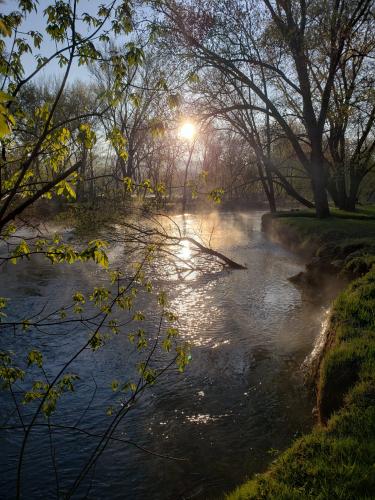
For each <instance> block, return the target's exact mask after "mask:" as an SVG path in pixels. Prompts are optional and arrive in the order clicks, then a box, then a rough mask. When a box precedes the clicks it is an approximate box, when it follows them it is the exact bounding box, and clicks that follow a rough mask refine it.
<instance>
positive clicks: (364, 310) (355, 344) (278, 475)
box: [226, 212, 375, 500]
mask: <svg viewBox="0 0 375 500" xmlns="http://www.w3.org/2000/svg"><path fill="white" fill-rule="evenodd" d="M337 221H338V222H337ZM262 230H263V231H264V232H265V233H266V234H267V235H268V237H269V238H270V239H272V240H274V241H277V242H278V243H279V244H281V245H282V246H284V247H286V248H288V249H289V250H291V251H293V252H295V253H296V254H297V255H299V256H302V257H304V258H305V259H309V263H308V264H307V265H306V270H305V271H304V272H302V273H300V274H299V275H297V276H295V277H292V281H294V282H296V283H297V284H300V285H310V286H311V285H313V286H319V280H320V282H321V278H322V275H327V274H328V275H330V276H341V277H343V278H344V280H345V281H346V285H345V286H344V287H343V289H342V290H341V291H340V293H339V294H338V296H337V297H336V298H335V299H334V301H333V303H332V306H331V308H330V314H329V317H328V318H327V325H326V328H325V335H324V339H320V340H319V338H318V339H316V341H317V343H322V347H321V353H320V356H319V359H318V361H317V363H316V367H315V373H313V376H314V380H315V387H316V395H317V399H316V405H317V415H318V423H317V425H316V426H315V427H314V428H313V429H312V430H311V431H310V432H309V433H307V434H305V435H303V436H302V437H300V438H298V439H297V440H296V441H295V442H293V443H292V444H291V445H290V447H289V448H288V449H286V450H285V451H284V452H282V453H281V455H279V456H278V458H277V459H276V460H275V461H274V462H272V463H271V464H270V465H269V467H268V468H267V470H266V472H264V473H261V474H257V475H255V476H254V477H253V478H251V479H250V480H248V481H247V482H245V483H244V484H242V485H241V486H239V487H238V488H237V489H236V490H234V491H233V492H232V493H229V494H228V495H227V497H226V498H227V499H229V500H245V499H254V500H255V499H257V500H258V499H268V498H270V499H271V498H272V499H273V498H275V499H276V498H285V499H301V498H304V499H305V498H327V499H328V498H330V499H331V498H338V499H339V498H345V499H346V500H349V499H352V500H358V499H367V498H374V497H375V470H374V463H375V218H373V217H370V218H367V217H363V216H362V214H358V215H357V217H356V214H353V215H349V216H347V215H345V216H343V217H337V218H336V217H335V218H331V219H328V220H319V219H316V218H313V217H312V216H311V214H308V213H307V214H299V213H297V214H296V213H293V212H289V213H282V214H280V215H271V214H265V215H264V216H263V217H262ZM315 347H316V345H315V346H314V349H315ZM313 351H314V350H313ZM313 351H312V352H313Z"/></svg>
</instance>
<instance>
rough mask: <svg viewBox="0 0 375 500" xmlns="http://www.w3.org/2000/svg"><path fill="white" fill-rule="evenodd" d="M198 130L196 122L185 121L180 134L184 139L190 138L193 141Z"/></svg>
mask: <svg viewBox="0 0 375 500" xmlns="http://www.w3.org/2000/svg"><path fill="white" fill-rule="evenodd" d="M196 132H197V130H196V126H195V125H194V123H192V122H185V123H183V124H182V125H181V127H180V131H179V134H180V137H182V138H183V139H188V140H190V141H191V140H192V139H193V138H194V136H195V134H196Z"/></svg>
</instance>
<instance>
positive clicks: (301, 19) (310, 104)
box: [154, 0, 373, 217]
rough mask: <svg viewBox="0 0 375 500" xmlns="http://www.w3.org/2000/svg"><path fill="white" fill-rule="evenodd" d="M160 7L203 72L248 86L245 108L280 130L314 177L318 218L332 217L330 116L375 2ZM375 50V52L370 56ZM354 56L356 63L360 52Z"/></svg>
mask: <svg viewBox="0 0 375 500" xmlns="http://www.w3.org/2000/svg"><path fill="white" fill-rule="evenodd" d="M154 5H155V8H156V9H158V11H159V12H161V13H162V14H163V15H164V23H163V28H164V30H165V32H167V33H168V35H169V36H170V39H171V40H172V41H173V43H175V44H177V45H178V47H179V48H180V52H181V53H183V54H184V55H185V57H186V58H188V59H190V60H193V61H195V64H196V66H197V67H198V68H199V69H200V71H202V70H204V69H205V68H215V69H216V70H218V71H219V72H220V73H221V74H222V75H224V76H225V77H226V78H227V79H228V80H230V81H231V82H232V84H234V85H236V86H244V87H246V89H247V90H248V93H249V96H250V98H247V99H246V102H245V103H244V102H243V101H242V100H239V101H238V102H237V107H238V109H246V108H247V109H248V110H252V111H253V112H254V111H256V112H258V113H263V114H264V115H265V116H266V117H267V116H268V117H269V118H270V120H271V121H272V122H275V123H277V124H278V126H279V127H280V129H281V130H282V132H283V134H284V135H285V137H286V138H287V140H288V141H289V142H290V144H291V146H292V147H293V150H294V153H295V155H296V157H297V159H298V161H299V162H300V164H301V166H302V167H303V169H304V170H305V172H306V174H307V175H308V177H309V178H310V182H311V190H312V193H313V198H314V205H315V209H316V213H317V215H318V216H319V217H325V216H327V215H329V207H328V197H327V189H328V185H329V176H330V174H329V154H328V153H327V149H326V147H327V134H329V119H330V109H331V105H332V103H333V101H334V100H335V98H337V87H336V86H337V84H338V81H337V80H338V73H339V72H342V69H343V65H345V63H344V61H345V60H347V59H348V57H349V54H350V53H351V51H352V40H353V39H355V38H356V37H358V33H369V32H370V31H371V29H373V18H372V14H371V12H372V8H373V2H372V0H364V1H362V0H361V1H359V0H355V1H352V2H347V1H345V0H337V1H336V0H335V1H333V0H326V1H324V2H321V1H309V2H306V1H305V0H298V1H292V0H274V1H272V0H264V1H263V2H258V1H254V0H245V1H242V0H241V1H239V0H230V1H228V2H225V3H223V2H219V1H215V0H214V1H213V2H210V3H208V2H206V1H204V0H200V1H198V2H197V1H194V2H192V1H191V2H185V1H184V2H180V1H173V0H166V1H164V2H161V3H160V2H155V3H154ZM371 51H372V48H371V47H370V46H368V47H367V48H366V50H365V52H366V55H365V56H364V57H365V58H367V57H368V56H369V54H370V52H371ZM361 52H362V51H361ZM350 57H352V58H353V57H354V59H355V58H356V56H355V54H354V53H353V52H352V56H350ZM366 60H367V59H366ZM264 83H266V88H265V86H264ZM263 123H264V121H263ZM345 130H346V133H347V134H348V135H351V134H352V131H351V130H350V129H345ZM348 140H349V138H348ZM358 145H359V146H360V145H361V141H359V142H358ZM370 149H371V148H370ZM367 151H368V150H367ZM362 158H363V159H365V157H363V156H362ZM353 159H354V161H357V159H358V157H357V156H356V158H353ZM337 166H338V165H337Z"/></svg>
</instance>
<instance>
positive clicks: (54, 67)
mask: <svg viewBox="0 0 375 500" xmlns="http://www.w3.org/2000/svg"><path fill="white" fill-rule="evenodd" d="M52 3H53V2H52V1H51V0H49V1H48V0H39V7H38V12H37V13H36V12H32V13H30V14H28V16H27V19H26V21H25V22H24V24H23V25H22V26H23V27H22V30H23V31H25V32H28V31H30V30H33V31H39V32H40V33H42V35H43V37H44V41H43V43H42V45H41V48H40V49H35V52H34V54H33V55H30V54H27V55H25V56H24V58H23V64H24V68H25V76H27V75H28V74H29V73H30V72H31V71H32V70H33V69H35V67H36V64H35V59H34V56H35V55H36V54H38V53H40V54H42V55H43V56H47V57H48V56H49V55H51V54H53V53H54V52H55V50H56V45H55V43H54V42H52V41H51V40H50V39H49V37H48V35H47V34H46V33H45V26H46V18H45V16H44V14H43V11H44V10H45V8H46V7H47V6H48V5H51V4H52ZM103 3H105V1H104V0H80V1H79V11H80V12H85V11H86V12H89V13H92V14H94V13H96V11H97V9H98V7H99V5H101V4H103ZM0 10H1V12H2V13H4V14H7V13H9V12H11V11H14V10H18V2H17V1H15V0H4V1H3V2H2V3H1V4H0ZM82 31H83V30H82ZM83 33H85V32H84V31H83ZM7 41H8V42H9V41H10V39H7ZM63 72H64V68H63V69H61V68H60V67H59V65H58V63H57V61H53V62H51V63H50V64H48V66H47V67H46V68H45V69H44V70H42V71H41V72H40V76H39V78H41V79H43V80H49V79H51V80H53V79H55V78H59V77H61V76H62V75H63ZM74 80H83V81H89V80H90V73H89V71H88V69H87V68H86V67H85V66H78V64H77V63H74V64H73V67H72V70H71V74H70V82H72V81H74Z"/></svg>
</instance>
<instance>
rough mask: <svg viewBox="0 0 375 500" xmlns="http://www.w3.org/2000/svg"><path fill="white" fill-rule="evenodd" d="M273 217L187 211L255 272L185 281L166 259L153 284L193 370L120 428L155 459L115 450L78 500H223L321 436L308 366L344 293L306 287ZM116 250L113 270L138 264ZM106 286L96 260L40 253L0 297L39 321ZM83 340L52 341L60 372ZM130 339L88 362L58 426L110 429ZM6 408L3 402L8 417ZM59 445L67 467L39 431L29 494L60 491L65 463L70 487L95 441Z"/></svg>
mask: <svg viewBox="0 0 375 500" xmlns="http://www.w3.org/2000/svg"><path fill="white" fill-rule="evenodd" d="M261 215H262V213H261V212H246V213H238V212H237V213H235V212H215V213H212V214H202V215H199V214H194V215H185V216H175V217H174V221H175V222H176V223H177V224H178V225H179V227H180V228H183V230H184V231H186V232H187V234H189V235H192V236H194V237H199V238H200V239H201V240H202V241H205V242H208V241H209V243H210V245H211V246H212V248H215V249H216V250H218V251H220V252H222V253H224V254H226V255H228V256H229V257H230V258H232V259H234V260H236V261H237V262H239V263H242V264H245V265H246V269H245V270H227V269H220V268H218V267H217V266H213V267H212V268H210V267H209V266H208V268H207V269H206V272H203V271H202V270H199V271H192V272H186V273H182V274H181V273H179V274H175V273H172V272H169V270H170V269H169V267H168V266H167V265H166V264H165V263H163V262H161V261H159V262H157V263H156V264H154V266H153V273H154V275H153V276H152V280H153V283H154V287H155V288H156V289H158V288H160V289H163V290H165V291H166V293H167V295H168V298H169V301H170V307H171V310H173V311H175V312H176V314H177V315H178V317H179V331H180V335H181V338H182V339H183V340H185V341H186V342H188V343H189V345H190V348H191V362H190V364H189V365H188V367H187V368H186V370H185V372H184V373H182V374H179V373H177V371H173V372H171V373H168V374H167V375H166V376H165V377H164V378H163V379H161V380H160V381H159V382H157V384H156V385H155V386H153V387H152V388H150V389H149V390H148V391H146V392H145V394H144V395H143V396H142V398H141V399H140V400H139V402H138V403H137V404H136V405H135V406H134V408H132V410H131V411H130V412H129V413H128V415H127V417H126V419H124V421H123V422H122V424H121V427H120V429H119V435H121V436H123V437H124V438H126V439H128V440H130V441H132V442H134V443H136V444H138V445H140V446H142V447H143V448H145V449H146V450H148V451H149V452H151V453H149V452H147V451H142V450H140V449H138V448H136V447H134V446H133V445H131V444H125V443H123V442H115V443H112V444H111V445H110V447H108V448H107V450H106V451H105V452H104V454H103V455H102V456H101V458H100V460H99V462H98V464H97V466H96V468H95V471H93V473H92V474H90V477H89V480H87V481H86V483H85V485H84V486H85V487H84V488H83V489H82V490H80V491H79V492H78V493H77V496H76V497H75V498H84V497H85V498H86V497H87V498H92V499H108V498H110V499H124V498H128V499H131V500H146V499H147V500H148V499H153V500H157V499H160V500H161V499H163V500H164V499H171V500H172V499H179V498H180V499H188V498H196V499H206V498H217V497H218V496H220V495H222V494H223V493H225V492H226V491H228V490H230V489H232V488H233V487H235V486H236V485H237V484H238V483H240V482H242V481H243V480H244V479H246V478H247V477H248V476H249V475H251V474H253V473H255V472H260V471H262V470H264V468H265V467H266V465H267V464H268V463H269V462H270V461H271V460H272V457H273V456H274V455H275V454H277V453H278V452H279V451H280V450H283V449H284V448H285V447H287V446H288V445H289V444H290V443H291V441H292V440H293V438H294V437H296V436H298V435H299V434H301V433H302V432H305V431H306V430H308V429H310V428H311V426H312V424H313V417H312V409H313V406H314V398H313V394H312V393H311V390H310V389H309V388H308V387H307V386H306V385H305V383H304V374H303V370H302V369H301V366H302V364H303V361H304V360H305V358H306V357H307V356H308V355H309V353H310V352H311V351H312V349H313V346H314V340H315V338H316V337H317V336H318V334H319V331H320V329H321V325H322V321H323V320H324V317H325V316H324V314H325V311H326V309H327V307H328V304H329V301H330V299H331V296H330V294H329V293H327V294H325V293H321V290H320V291H319V293H314V292H313V291H310V292H309V291H307V290H302V289H300V288H298V287H296V286H295V285H294V284H293V283H291V282H290V281H289V280H288V278H289V277H291V276H293V275H295V274H297V273H299V272H301V271H302V270H303V269H304V264H305V263H304V262H303V261H302V260H301V259H299V258H297V257H296V255H294V254H292V253H290V252H289V251H287V250H285V249H283V248H282V247H281V246H279V245H277V244H275V243H273V242H271V241H270V240H268V239H267V237H266V236H265V235H264V234H263V233H262V232H261ZM116 230H117V231H119V232H120V231H121V229H120V228H117V229H116ZM72 235H73V236H72V238H73V239H74V240H77V239H79V238H80V237H81V236H80V235H77V234H75V233H74V231H72ZM101 237H102V238H103V239H105V237H106V235H105V234H102V235H101ZM109 254H110V258H111V261H112V263H113V265H116V267H118V268H121V267H126V265H127V258H128V254H127V251H126V248H124V247H123V246H121V245H120V244H118V245H114V246H112V247H111V248H110V251H109ZM191 254H192V249H191V248H190V247H189V246H185V247H184V248H182V250H181V254H180V255H179V257H181V258H183V260H185V261H189V258H190V256H191ZM102 279H103V278H102V273H101V271H100V270H98V269H97V268H96V267H95V266H93V265H91V264H90V265H86V264H82V265H79V266H77V265H75V266H73V267H69V266H66V265H62V266H52V265H50V264H49V263H48V262H46V261H44V260H40V259H39V260H36V261H34V262H25V263H22V264H21V265H17V266H11V265H10V264H9V265H6V266H4V267H3V269H2V270H0V296H5V297H8V298H9V299H10V306H11V307H12V311H13V313H14V314H15V315H16V316H17V314H18V315H19V316H22V314H32V313H33V312H34V313H35V312H36V311H38V310H39V309H40V308H41V307H44V304H45V303H46V301H48V307H53V306H55V305H57V304H59V303H60V304H61V303H64V302H67V301H68V300H69V298H70V297H71V295H72V292H73V291H74V290H77V289H79V290H83V291H85V290H87V289H89V288H90V287H92V286H95V284H96V283H98V282H99V283H100V282H101V280H102ZM147 300H148V299H147V297H146V296H145V297H144V298H142V299H141V301H142V307H143V309H144V311H145V312H146V320H145V322H146V326H147V329H149V330H151V329H152V328H153V327H157V322H158V315H157V314H156V312H155V313H154V309H153V308H154V304H153V303H151V301H150V302H148V301H147ZM73 333H74V332H73ZM71 334H72V332H69V335H67V336H66V337H56V338H54V337H52V336H51V337H50V338H49V339H48V342H47V344H46V345H44V348H45V350H46V352H47V355H46V358H47V362H48V370H50V371H51V372H53V371H54V370H55V371H56V370H57V369H58V367H59V366H61V363H62V360H63V359H64V356H68V355H69V353H70V352H71V349H72V342H74V341H73V340H72V335H71ZM25 335H26V334H25ZM79 335H80V332H77V336H78V337H77V338H79ZM124 342H125V341H124V340H123V339H121V338H115V339H113V341H112V342H109V343H108V344H107V345H106V346H105V347H104V348H103V349H100V350H99V351H97V353H95V354H94V355H93V354H92V353H90V355H88V354H87V355H84V356H83V357H82V359H81V360H80V364H79V370H80V373H82V374H83V375H84V376H85V384H82V386H81V387H80V392H79V393H77V396H76V399H75V398H74V396H69V398H68V399H67V401H68V404H65V405H64V406H63V407H62V409H61V411H60V413H59V416H58V419H59V422H65V421H67V420H68V419H71V418H72V415H73V417H75V416H76V417H77V418H78V417H79V415H81V413H79V412H81V411H82V407H83V408H85V407H87V408H88V410H87V412H86V413H85V415H84V419H83V424H84V425H85V429H89V430H90V431H91V432H94V431H95V429H97V428H101V427H102V426H103V419H105V418H106V416H105V415H104V414H103V405H99V400H100V398H105V397H107V396H106V394H107V392H106V390H107V388H108V385H109V384H110V381H111V379H113V378H116V377H121V376H122V375H123V374H124V372H126V371H127V370H128V364H129V347H128V345H126V346H125V344H124ZM126 342H127V341H126ZM127 344H128V342H127ZM21 345H22V341H21V340H20V339H15V340H14V349H15V350H16V351H17V349H18V348H20V346H21ZM93 388H95V390H94V389H93ZM93 391H94V392H95V397H93ZM1 397H3V396H1ZM7 408H8V407H7V404H6V403H5V404H4V405H2V420H3V421H4V418H5V416H6V411H7ZM22 410H23V411H26V410H25V409H24V408H23V409H22ZM75 412H76V415H75ZM21 436H22V433H16V432H8V433H7V434H6V435H5V436H4V435H3V437H2V441H1V447H2V453H1V458H0V466H1V470H2V474H1V483H0V497H1V498H13V497H14V491H15V484H14V480H15V473H14V469H15V464H16V462H17V457H18V453H19V446H20V438H21ZM54 440H55V441H54V448H55V449H57V450H58V453H57V458H56V461H55V466H53V465H52V464H53V460H51V443H50V438H49V435H48V433H45V432H43V430H42V429H39V430H38V429H36V430H35V432H34V433H33V437H32V439H31V440H30V442H29V444H28V447H27V452H26V455H25V463H24V468H23V473H24V475H23V488H22V493H23V498H25V499H28V500H31V499H37V498H55V497H57V490H56V482H55V475H56V469H57V470H58V472H59V477H60V484H59V488H60V493H61V491H64V489H65V490H66V488H68V487H69V484H70V481H71V478H72V477H74V475H75V473H76V471H77V470H78V469H79V467H80V466H81V465H82V463H83V462H82V461H83V456H84V454H85V453H86V452H87V451H89V450H90V448H91V447H92V446H93V445H92V442H91V441H90V440H89V439H87V438H85V439H83V438H82V439H81V437H79V436H78V437H77V435H76V434H75V433H69V432H67V433H57V435H56V436H55V437H54ZM152 452H153V453H156V454H158V455H165V456H169V457H172V458H165V457H164V458H162V457H159V456H156V455H155V454H153V453H152Z"/></svg>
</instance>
